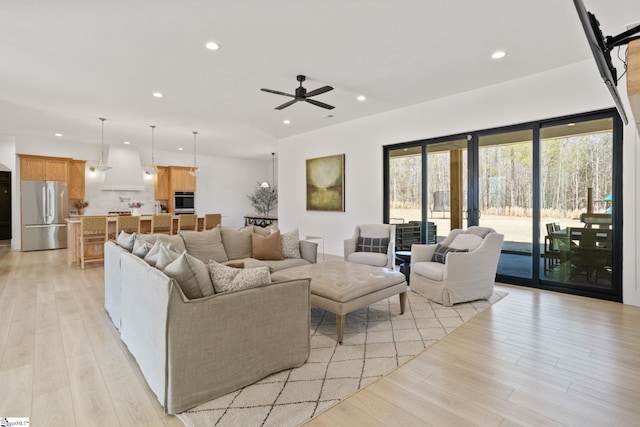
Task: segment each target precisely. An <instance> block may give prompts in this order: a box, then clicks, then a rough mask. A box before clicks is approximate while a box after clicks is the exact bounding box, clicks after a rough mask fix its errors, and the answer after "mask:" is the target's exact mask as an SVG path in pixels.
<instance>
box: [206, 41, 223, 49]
mask: <svg viewBox="0 0 640 427" xmlns="http://www.w3.org/2000/svg"><path fill="white" fill-rule="evenodd" d="M205 46H206V47H207V49H209V50H218V49H220V45H219V44H218V43H216V42H208V43H207V44H206V45H205Z"/></svg>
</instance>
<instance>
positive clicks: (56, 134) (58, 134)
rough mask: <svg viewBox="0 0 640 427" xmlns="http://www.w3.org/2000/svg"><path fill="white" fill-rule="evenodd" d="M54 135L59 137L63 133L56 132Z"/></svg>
mask: <svg viewBox="0 0 640 427" xmlns="http://www.w3.org/2000/svg"><path fill="white" fill-rule="evenodd" d="M53 135H54V136H57V137H58V138H59V137H61V136H62V134H61V133H54V134H53Z"/></svg>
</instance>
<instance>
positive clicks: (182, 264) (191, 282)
mask: <svg viewBox="0 0 640 427" xmlns="http://www.w3.org/2000/svg"><path fill="white" fill-rule="evenodd" d="M164 274H166V275H167V276H169V277H171V278H172V279H175V281H176V282H178V285H179V286H180V289H182V293H183V294H184V296H186V297H187V298H189V299H195V298H202V297H207V296H209V295H213V294H214V291H213V284H212V283H211V277H209V270H208V269H207V265H206V264H205V263H204V262H202V261H200V260H199V259H198V258H194V257H192V256H191V255H189V254H188V253H187V251H184V252H182V254H180V256H178V258H176V259H175V261H173V262H172V263H171V264H169V265H167V266H166V267H165V268H164Z"/></svg>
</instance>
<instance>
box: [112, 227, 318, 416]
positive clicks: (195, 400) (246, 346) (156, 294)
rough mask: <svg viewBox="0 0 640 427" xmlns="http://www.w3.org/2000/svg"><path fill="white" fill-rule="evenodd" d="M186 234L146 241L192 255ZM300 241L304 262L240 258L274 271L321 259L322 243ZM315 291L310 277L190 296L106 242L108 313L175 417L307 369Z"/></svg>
mask: <svg viewBox="0 0 640 427" xmlns="http://www.w3.org/2000/svg"><path fill="white" fill-rule="evenodd" d="M194 233H195V232H194ZM232 235H234V233H227V239H229V237H230V236H232ZM185 236H186V235H185V234H183V236H180V235H177V236H150V235H141V236H138V238H140V239H142V238H144V239H149V240H153V239H154V238H155V239H161V240H165V241H168V242H171V243H172V245H173V247H174V248H175V249H177V250H178V251H180V249H183V250H184V249H186V250H187V253H188V248H189V246H192V245H190V244H189V237H188V236H186V239H183V237H185ZM197 237H198V238H201V237H202V236H197ZM185 240H186V242H187V244H185ZM238 243H239V242H238V241H234V242H231V241H229V240H228V241H227V244H230V245H231V246H233V245H234V244H236V245H237V244H238ZM299 244H300V252H301V258H299V259H297V258H296V259H295V260H293V259H283V260H279V261H268V262H267V261H260V260H255V259H252V258H246V257H244V258H240V259H242V260H244V262H245V264H250V265H247V267H249V266H252V265H259V264H264V265H268V266H269V267H270V269H273V270H276V269H282V268H285V267H287V266H290V265H307V264H310V263H313V262H315V256H316V244H315V243H312V242H306V241H301V242H299ZM236 249H238V248H237V247H236ZM237 254H241V253H240V252H237ZM233 261H237V259H234V260H233ZM309 287H310V280H309V279H297V280H289V281H282V282H275V283H271V284H269V285H267V286H262V287H257V288H252V289H245V290H240V291H235V292H226V293H217V294H214V295H210V296H207V297H202V298H197V299H188V298H187V297H186V296H185V294H184V292H183V290H182V289H181V287H180V285H179V284H178V283H177V282H176V280H174V279H172V278H170V277H169V276H167V275H166V274H165V273H164V272H162V271H160V270H159V269H157V268H155V267H153V266H151V265H149V264H148V263H147V262H146V261H144V260H143V259H142V258H140V257H138V256H136V255H134V254H132V253H130V252H129V251H128V250H126V249H124V248H122V247H120V246H118V245H117V244H116V243H115V242H113V241H110V242H107V243H105V308H106V309H107V311H108V313H109V315H110V316H111V319H112V321H113V323H114V325H115V326H116V327H117V328H118V329H119V330H120V335H121V339H122V341H123V342H124V343H125V344H126V346H127V347H128V349H129V351H130V353H131V354H132V355H133V356H134V358H135V360H136V362H137V363H138V365H139V367H140V370H141V372H142V374H143V376H144V377H145V379H146V381H147V383H148V385H149V387H150V388H151V390H152V391H153V392H154V394H155V395H156V396H157V398H158V400H159V402H160V403H161V404H162V405H163V406H164V408H165V411H166V412H167V413H179V412H182V411H184V410H187V409H189V408H191V407H193V406H196V405H198V404H201V403H204V402H206V401H208V400H211V399H214V398H216V397H219V396H222V395H224V394H227V393H230V392H231V391H234V390H237V389H238V388H241V387H244V386H246V385H249V384H252V383H254V382H256V381H258V380H260V379H262V378H264V377H265V376H267V375H269V374H271V373H274V372H278V371H281V370H283V369H288V368H292V367H297V366H301V365H302V364H304V363H305V361H306V360H307V358H308V356H309V349H310V338H309V327H310V324H309V316H310V302H309Z"/></svg>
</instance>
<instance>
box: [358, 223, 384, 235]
mask: <svg viewBox="0 0 640 427" xmlns="http://www.w3.org/2000/svg"><path fill="white" fill-rule="evenodd" d="M359 227H360V235H361V236H362V237H377V238H382V237H386V238H389V225H388V224H362V225H360V226H359Z"/></svg>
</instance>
